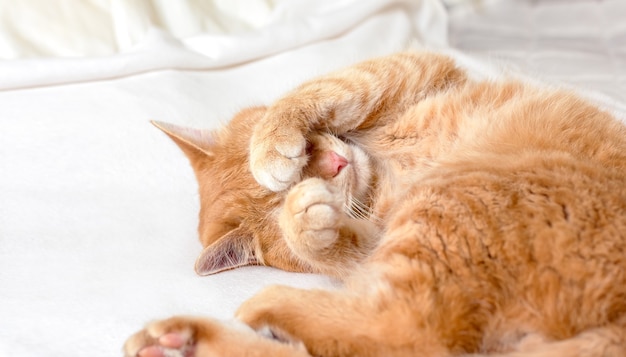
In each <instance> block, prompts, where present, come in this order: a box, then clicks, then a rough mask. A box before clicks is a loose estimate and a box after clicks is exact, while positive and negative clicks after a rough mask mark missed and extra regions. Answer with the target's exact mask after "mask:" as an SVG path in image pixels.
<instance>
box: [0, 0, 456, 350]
mask: <svg viewBox="0 0 626 357" xmlns="http://www.w3.org/2000/svg"><path fill="white" fill-rule="evenodd" d="M79 2H80V1H79ZM9 3H12V4H14V5H15V6H28V5H29V4H31V5H32V8H12V7H10V6H11V4H9ZM49 3H52V2H49V1H47V0H41V1H36V0H25V1H24V2H22V1H20V2H15V1H11V0H7V1H0V9H1V10H3V12H2V14H4V15H3V16H2V17H1V22H2V29H3V30H2V33H1V34H0V37H1V38H2V41H1V42H0V44H2V46H9V47H10V49H11V50H12V51H13V52H11V53H13V54H14V55H13V58H14V59H13V60H5V61H1V62H0V356H11V357H16V356H19V357H21V356H28V357H30V356H32V357H43V356H46V357H55V356H59V357H61V356H63V357H67V356H92V357H105V356H107V357H108V356H115V355H120V354H121V352H120V350H121V345H122V343H123V341H124V340H125V338H126V337H127V336H128V335H129V334H131V333H132V332H134V331H135V330H137V329H138V328H140V327H141V326H142V325H143V324H144V323H146V322H147V321H149V320H152V319H155V318H158V317H168V316H170V315H174V314H199V315H207V316H212V317H215V318H220V319H230V318H231V317H232V315H233V313H234V311H235V309H236V307H237V306H238V305H239V304H240V303H241V302H242V301H244V300H245V299H246V298H248V297H250V296H251V295H252V294H254V292H256V291H258V290H259V289H260V288H262V287H263V286H266V285H269V284H276V283H281V284H289V285H293V286H301V287H314V286H326V287H328V286H335V283H334V282H332V281H330V280H329V279H327V278H325V277H320V276H315V275H307V274H289V273H285V272H281V271H277V270H274V269H271V268H263V267H248V268H242V269H237V270H233V271H228V272H224V273H221V274H218V275H215V276H210V277H198V276H196V275H195V274H194V272H193V263H194V261H195V258H196V256H197V254H199V252H200V250H201V246H200V244H199V242H198V240H197V233H196V226H197V221H198V218H197V214H198V208H199V203H198V197H197V194H196V190H197V185H196V182H195V178H194V176H193V173H192V171H191V168H190V167H189V165H188V163H187V161H186V159H185V158H184V156H183V155H182V153H181V152H180V151H179V149H178V148H177V147H176V146H175V145H174V144H173V143H172V142H171V141H170V140H169V138H167V137H166V136H165V135H163V134H162V133H161V132H159V131H158V130H157V129H155V128H154V127H152V126H151V125H150V124H149V120H150V119H156V120H160V121H168V122H172V123H177V124H181V125H189V126H197V127H205V128H211V127H217V126H219V125H221V124H223V123H224V122H226V121H227V120H228V119H229V118H230V117H231V116H232V115H233V114H234V113H235V112H236V111H238V110H239V109H240V108H242V107H246V106H250V105H258V104H267V103H270V102H271V101H272V100H274V99H275V98H277V97H278V96H280V95H281V94H282V93H285V92H286V91H287V90H289V89H290V88H292V87H294V86H295V85H297V84H298V83H300V82H301V81H303V80H305V79H307V78H310V77H312V76H314V75H317V74H321V73H325V72H327V71H329V70H332V69H336V68H338V67H341V66H345V65H347V64H350V63H353V62H355V61H357V60H361V59H364V58H368V57H372V56H379V55H384V54H388V53H392V52H396V51H399V50H402V49H405V48H407V47H415V48H421V47H441V46H444V45H445V44H446V40H447V35H446V30H447V28H446V16H447V15H446V12H445V10H444V8H443V6H441V4H440V3H439V2H438V1H432V0H427V1H424V2H421V1H417V0H413V1H408V0H407V1H402V0H340V1H337V0H325V1H321V0H290V1H280V2H279V1H276V2H262V1H258V2H257V5H259V4H260V5H259V6H261V5H263V3H264V4H265V5H264V6H266V7H265V9H266V10H264V11H265V12H262V11H261V13H262V15H263V19H257V20H258V21H257V20H249V16H251V15H250V13H249V11H243V10H242V12H241V13H239V15H240V16H241V18H240V19H239V21H241V22H245V23H249V24H250V23H251V25H248V26H240V27H238V28H235V29H230V28H223V27H220V28H219V29H217V30H216V29H215V28H213V27H211V26H207V27H199V28H197V29H195V30H194V31H191V32H189V33H185V32H184V31H183V32H180V31H178V30H176V27H175V26H174V27H171V26H170V27H167V26H161V27H160V28H158V26H154V25H155V24H148V25H145V24H140V23H135V24H134V25H135V26H130V25H129V26H128V27H127V28H128V29H130V30H129V31H128V32H126V34H125V35H124V31H122V30H120V29H119V28H118V32H117V33H116V36H117V37H115V36H111V38H107V37H106V36H103V37H102V38H104V39H102V38H100V37H98V35H97V34H98V33H100V32H97V31H96V33H92V32H89V31H87V30H85V32H84V33H83V34H84V36H92V37H93V39H94V41H100V42H99V43H100V44H101V47H99V49H96V50H94V49H92V48H90V47H89V46H86V47H85V46H81V45H80V41H85V39H84V38H82V39H77V40H76V41H78V45H76V46H75V47H74V50H73V51H74V52H64V49H63V46H58V45H57V41H61V40H63V36H61V35H59V36H57V35H58V34H57V33H54V31H56V30H58V29H57V28H56V27H55V26H63V24H64V23H67V27H68V29H69V30H68V29H66V30H64V32H63V33H65V35H66V36H70V37H71V36H79V37H80V36H81V35H80V34H77V33H74V34H73V35H71V34H68V32H69V33H71V32H76V31H77V30H76V29H74V28H73V27H72V26H75V25H76V24H70V23H68V21H69V20H67V18H74V19H76V18H79V19H80V20H81V21H82V24H83V25H85V26H87V27H89V26H100V25H102V24H103V23H105V24H106V22H107V21H117V22H119V21H121V20H120V19H119V16H120V15H119V14H120V12H119V11H118V10H119V7H115V6H121V5H123V4H128V3H143V4H144V5H145V3H146V2H145V1H144V2H126V1H118V2H116V1H113V0H112V1H110V2H107V1H95V0H93V1H85V2H84V4H96V5H98V6H100V7H98V6H96V5H94V6H95V7H91V8H90V9H91V10H90V11H91V12H95V14H91V12H90V11H86V10H84V9H83V7H81V6H78V5H76V3H72V1H65V2H54V3H57V4H65V5H62V6H61V5H59V6H60V8H62V10H63V11H65V12H68V11H69V12H70V13H69V14H65V13H64V14H65V15H63V16H62V17H61V18H62V20H63V21H61V20H59V21H57V22H56V24H55V25H49V24H47V23H43V22H42V23H41V24H39V23H38V22H37V21H36V20H37V19H41V18H42V17H46V16H50V13H49V11H53V10H51V9H50V6H48V7H46V5H45V4H49ZM154 3H159V4H160V6H166V5H165V4H168V3H169V4H172V5H171V6H172V7H174V6H178V5H176V4H177V3H178V4H179V5H180V3H182V2H177V1H168V2H157V1H155V2H154ZM215 3H216V4H217V3H221V4H223V3H224V2H218V1H215ZM240 3H241V2H240ZM250 3H251V2H250ZM7 4H9V5H7ZM18 4H19V5H18ZM67 4H70V5H67ZM72 4H74V5H75V6H72ZM114 5H115V6H114ZM7 6H9V7H7ZM84 6H87V5H84ZM107 6H108V7H107ZM7 9H9V10H11V11H8V10H7ZM94 9H96V10H98V9H99V10H98V11H96V10H94ZM111 9H117V10H116V11H118V12H113V11H111ZM174 10H175V9H174ZM174 10H172V11H174ZM72 11H75V13H72ZM107 11H109V13H107ZM120 11H121V10H120ZM168 11H169V10H168ZM220 11H222V10H220ZM223 11H226V10H223ZM229 11H230V10H229ZM18 13H19V14H21V15H20V16H17V15H16V14H18ZM122 13H123V12H122ZM7 14H10V15H11V16H8V17H7V16H6V15H7ZM90 14H91V15H90ZM229 14H230V15H229V16H231V17H233V16H235V17H236V16H238V13H237V11H230V12H229ZM170 15H171V14H170ZM59 16H60V15H59ZM116 16H117V17H116ZM171 16H173V15H171ZM179 16H181V17H180V18H178V22H179V23H182V24H184V23H185V21H187V20H188V21H189V22H191V21H193V18H195V17H194V16H198V15H197V14H195V15H193V16H191V15H189V16H191V17H189V18H185V16H186V15H185V12H184V11H181V13H180V14H179ZM223 16H226V15H223ZM246 16H248V17H246ZM124 18H125V19H126V20H128V18H129V17H128V16H126V17H123V16H122V20H123V19H124ZM18 19H21V20H20V21H27V22H28V21H29V19H30V20H32V22H31V23H30V25H31V27H29V26H28V24H22V23H20V25H16V24H17V23H18ZM220 19H221V18H220V17H216V18H215V19H207V20H206V21H207V22H210V21H214V22H216V23H218V22H219V21H223V19H222V20H220ZM246 19H247V20H246ZM244 20H245V21H244ZM261 20H262V21H261ZM128 21H130V20H128ZM135 21H139V20H135ZM146 21H147V20H146ZM246 21H247V22H246ZM255 21H257V22H255ZM148 22H149V21H148ZM12 24H13V25H12ZM144 25H145V26H144ZM156 25H160V24H159V23H156ZM161 25H162V24H161ZM37 26H41V28H38V27H37ZM102 26H104V25H102ZM105 27H106V26H105ZM22 30H23V31H22ZM218 30H219V31H218ZM20 31H22V32H20ZM24 31H31V33H26V32H24ZM94 31H95V30H94ZM32 32H35V33H36V36H35V35H33V33H32ZM16 34H17V35H19V36H16ZM20 36H21V37H20ZM32 38H35V39H37V40H40V42H33V41H30V40H28V39H32ZM59 38H60V39H61V40H59ZM20 39H21V40H20ZM120 39H122V40H120ZM46 40H49V41H48V42H46ZM42 43H45V45H46V46H48V47H46V46H44V45H43V44H42ZM107 46H109V47H107ZM42 47H44V48H47V51H48V52H46V51H39V52H38V50H36V48H42ZM24 48H26V49H29V50H28V51H24ZM20 51H21V52H20ZM99 51H100V52H99ZM6 53H10V51H8V50H7V52H6ZM51 54H52V55H55V57H46V56H49V55H51ZM8 57H11V56H8V55H7V58H8ZM15 58H16V59H15Z"/></svg>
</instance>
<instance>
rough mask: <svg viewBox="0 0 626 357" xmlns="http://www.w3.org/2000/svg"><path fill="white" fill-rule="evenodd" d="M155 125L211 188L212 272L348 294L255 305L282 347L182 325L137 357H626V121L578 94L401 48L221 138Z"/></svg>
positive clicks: (154, 330)
mask: <svg viewBox="0 0 626 357" xmlns="http://www.w3.org/2000/svg"><path fill="white" fill-rule="evenodd" d="M157 125H158V126H159V127H161V128H162V129H163V130H164V131H165V132H166V133H168V135H170V137H172V138H173V139H174V140H175V141H176V142H177V144H178V145H179V146H180V147H181V148H182V149H183V150H184V151H185V153H186V154H187V156H188V157H189V159H190V161H191V163H192V165H193V167H194V169H195V172H196V175H197V178H198V182H199V185H200V195H201V202H202V209H201V213H200V227H199V231H200V238H201V241H202V243H203V244H204V246H205V247H206V248H205V250H204V251H203V253H202V254H201V256H200V257H199V259H198V262H197V264H196V270H197V271H198V272H199V273H201V274H212V273H215V272H219V271H222V270H224V269H231V268H235V267H237V266H242V265H248V264H264V265H270V266H274V267H278V268H280V269H284V270H289V271H304V272H317V273H323V274H328V275H331V276H333V277H336V278H338V279H341V280H342V281H343V282H344V288H342V289H341V290H338V291H324V290H301V289H295V288H290V287H284V286H275V287H270V288H267V289H265V290H263V291H262V292H260V293H259V294H258V295H256V296H254V297H252V298H251V299H250V300H249V301H247V302H246V303H244V304H243V305H242V306H241V308H240V309H239V311H238V313H237V317H238V318H239V319H240V320H241V321H243V322H245V323H246V324H248V325H249V326H250V327H252V329H254V330H268V329H269V330H270V331H271V332H272V336H273V337H274V339H267V338H265V337H261V336H260V335H258V334H254V333H252V332H251V331H249V330H241V329H234V328H231V327H228V326H226V325H223V324H221V323H219V322H216V321H212V320H208V319H196V318H184V317H180V318H174V319H170V320H165V321H160V322H156V323H153V324H151V325H149V326H148V327H147V329H146V330H143V331H141V332H139V333H138V334H137V335H135V336H134V337H132V338H131V339H130V340H129V341H128V342H127V345H126V354H127V355H128V356H136V355H140V356H161V355H163V353H165V352H163V351H165V350H167V351H169V352H168V353H182V352H180V351H182V350H185V351H187V352H185V353H187V354H192V355H196V356H200V357H202V356H214V355H228V356H257V355H258V356H306V355H311V356H429V357H430V356H433V357H434V356H461V355H469V354H472V355H480V356H508V357H517V356H519V357H521V356H528V357H531V356H532V357H539V356H588V357H600V356H613V357H618V356H626V127H625V126H624V124H622V123H621V122H619V121H618V120H616V119H615V118H613V117H612V116H611V115H610V114H609V113H607V112H604V111H602V110H600V109H598V108H597V107H596V106H594V105H593V104H590V103H588V102H586V101H584V100H582V99H580V98H579V97H577V96H576V95H575V94H573V93H570V92H567V91H562V90H557V89H553V88H542V87H535V86H530V85H527V84H524V83H521V82H516V81H500V82H488V81H474V80H471V79H468V77H467V76H466V74H465V73H464V72H463V71H462V70H461V69H459V68H458V67H457V66H456V65H455V63H454V62H453V61H452V60H451V59H449V58H447V57H445V56H441V55H437V54H430V53H401V54H396V55H392V56H389V57H385V58H380V59H374V60H371V61H367V62H364V63H360V64H357V65H355V66H353V67H350V68H347V69H344V70H341V71H338V72H336V73H331V74H329V75H326V76H323V77H321V78H318V79H315V80H312V81H310V82H307V83H304V84H303V85H301V86H300V87H298V88H296V89H295V90H294V91H292V92H290V93H288V94H287V95H285V96H284V97H283V98H281V99H279V100H278V101H276V102H275V103H273V104H272V105H271V106H269V107H267V108H264V107H260V108H252V109H247V110H244V111H242V112H241V113H240V114H238V115H237V116H236V117H235V118H234V119H233V120H232V121H231V122H230V123H229V124H228V126H226V127H225V128H223V129H221V130H219V131H216V132H206V131H199V130H193V129H183V128H178V127H174V126H171V125H168V124H157ZM343 159H345V160H343ZM181 336H182V337H181ZM224 336H226V337H224ZM232 336H236V338H235V337H232ZM176 338H180V340H181V341H183V342H181V343H184V345H185V346H187V347H185V348H186V349H184V348H183V347H184V346H181V345H180V343H179V344H176V343H174V344H173V343H171V340H172V339H174V340H176ZM233 338H234V340H233ZM168 339H169V340H168ZM235 340H236V341H239V342H233V341H235ZM168 341H169V342H168ZM242 341H243V342H242ZM189 346H191V347H189ZM190 348H191V349H190ZM176 351H177V352H176ZM189 351H192V352H189ZM216 353H218V354H216ZM181 355H182V354H181Z"/></svg>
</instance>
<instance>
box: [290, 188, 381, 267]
mask: <svg viewBox="0 0 626 357" xmlns="http://www.w3.org/2000/svg"><path fill="white" fill-rule="evenodd" d="M279 225H280V227H281V230H282V231H283V232H284V233H285V241H286V242H287V245H288V246H289V248H290V249H291V250H292V251H293V252H294V254H296V255H297V256H298V257H300V258H301V259H303V260H305V261H306V262H307V263H308V264H309V265H311V266H313V267H314V268H316V270H317V271H318V272H321V273H325V274H328V275H331V276H335V277H338V278H341V277H345V276H346V275H348V273H349V272H350V271H353V270H354V266H355V265H356V264H359V263H360V262H361V261H362V260H363V259H364V258H365V257H366V256H368V255H369V253H370V252H371V251H372V249H373V248H374V245H375V242H376V237H377V236H378V234H379V228H378V227H376V226H375V225H374V224H373V223H371V222H369V221H367V220H356V219H353V218H350V217H348V216H347V215H346V214H345V213H344V197H343V195H342V193H341V192H340V191H339V190H338V189H336V188H335V187H333V186H332V185H330V184H329V183H327V182H326V181H324V180H322V179H318V178H310V179H307V180H304V181H302V182H300V183H299V184H297V185H296V186H294V187H293V188H292V189H291V190H290V191H289V193H288V194H287V197H286V199H285V203H284V205H283V208H282V211H281V213H280V215H279Z"/></svg>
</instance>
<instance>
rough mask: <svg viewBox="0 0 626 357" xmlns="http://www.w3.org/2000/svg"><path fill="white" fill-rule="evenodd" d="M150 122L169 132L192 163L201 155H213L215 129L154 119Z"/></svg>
mask: <svg viewBox="0 0 626 357" xmlns="http://www.w3.org/2000/svg"><path fill="white" fill-rule="evenodd" d="M150 122H151V123H152V125H154V126H156V127H157V128H159V129H161V131H163V132H164V133H165V134H167V136H169V137H170V138H171V139H172V140H173V141H174V142H175V143H176V145H178V147H179V148H181V150H182V151H183V152H184V153H185V155H187V157H188V158H189V160H191V162H192V163H193V162H195V161H196V160H197V159H198V158H199V157H206V156H213V152H212V147H213V146H214V145H215V132H214V131H213V130H208V129H194V128H187V127H182V126H178V125H174V124H170V123H165V122H160V121H154V120H153V121H150Z"/></svg>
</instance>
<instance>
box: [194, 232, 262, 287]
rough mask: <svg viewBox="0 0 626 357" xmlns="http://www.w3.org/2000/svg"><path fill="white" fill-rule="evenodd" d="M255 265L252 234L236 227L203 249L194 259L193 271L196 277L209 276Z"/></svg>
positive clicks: (256, 262)
mask: <svg viewBox="0 0 626 357" xmlns="http://www.w3.org/2000/svg"><path fill="white" fill-rule="evenodd" d="M257 264H258V260H257V259H256V255H255V250H254V243H253V240H252V234H250V233H249V231H248V230H247V229H245V228H243V227H238V228H235V229H233V230H232V231H230V232H228V233H226V234H225V235H224V236H222V237H221V238H220V239H218V240H217V241H215V242H213V243H212V244H211V245H209V246H207V247H206V248H204V250H203V251H202V253H200V256H199V257H198V259H196V266H195V270H196V273H197V274H198V275H211V274H216V273H219V272H222V271H225V270H230V269H235V268H239V267H243V266H246V265H257Z"/></svg>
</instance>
